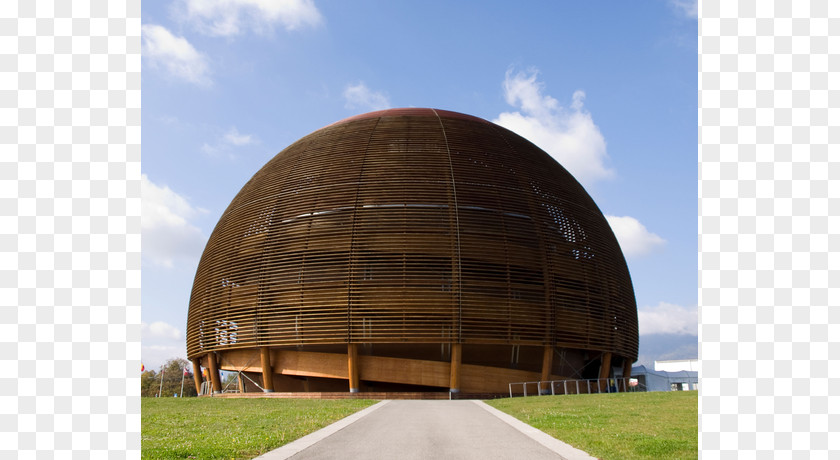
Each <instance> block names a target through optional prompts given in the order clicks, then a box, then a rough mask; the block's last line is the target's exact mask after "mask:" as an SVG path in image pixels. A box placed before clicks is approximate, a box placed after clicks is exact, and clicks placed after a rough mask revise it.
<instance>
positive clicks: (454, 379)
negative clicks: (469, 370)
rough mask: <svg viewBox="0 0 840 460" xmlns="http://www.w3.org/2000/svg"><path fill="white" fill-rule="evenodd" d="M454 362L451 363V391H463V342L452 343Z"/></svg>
mask: <svg viewBox="0 0 840 460" xmlns="http://www.w3.org/2000/svg"><path fill="white" fill-rule="evenodd" d="M451 358H452V362H451V364H450V365H449V392H450V393H458V392H459V391H461V344H460V343H453V344H452V356H451Z"/></svg>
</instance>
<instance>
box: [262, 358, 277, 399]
mask: <svg viewBox="0 0 840 460" xmlns="http://www.w3.org/2000/svg"><path fill="white" fill-rule="evenodd" d="M260 361H261V365H262V377H263V391H264V392H266V393H273V392H274V371H273V370H272V369H271V353H270V352H269V350H268V347H262V348H261V349H260Z"/></svg>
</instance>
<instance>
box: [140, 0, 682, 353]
mask: <svg viewBox="0 0 840 460" xmlns="http://www.w3.org/2000/svg"><path fill="white" fill-rule="evenodd" d="M696 11H697V6H696V3H692V2H690V1H685V0H659V1H655V0H651V1H647V2H632V3H631V2H618V1H616V2H598V3H597V4H596V3H595V2H529V3H526V4H525V6H523V5H522V4H519V5H514V4H512V3H510V2H495V1H484V2H443V1H428V0H426V1H422V2H420V1H410V2H387V1H352V2H347V1H338V0H333V1H306V0H289V1H280V0H224V1H222V0H166V1H159V2H144V3H143V11H142V20H143V31H142V33H143V38H142V46H143V48H142V53H143V68H142V70H143V82H142V146H143V150H142V170H143V183H142V188H143V221H142V222H143V262H142V263H143V283H142V296H143V297H142V306H143V313H142V314H143V327H142V329H143V335H142V356H143V358H142V359H143V362H144V364H145V365H146V367H147V368H153V369H154V368H158V367H159V366H160V365H161V364H162V363H163V361H165V360H166V359H167V358H170V357H175V356H180V357H186V346H185V343H184V341H185V339H184V333H185V327H186V320H187V308H188V303H189V295H190V288H191V286H192V281H193V277H194V275H195V269H196V265H197V264H198V259H199V257H200V256H201V252H202V250H203V248H204V244H205V243H206V241H207V238H208V236H209V235H210V233H211V232H212V230H213V227H214V226H215V223H216V221H217V220H218V218H219V217H220V215H221V213H222V212H223V211H224V209H225V208H226V207H227V205H228V204H229V203H230V201H231V200H232V199H233V197H234V196H235V195H236V193H237V192H238V191H239V189H240V188H241V187H242V185H244V184H245V182H246V181H247V180H248V179H249V178H250V177H251V176H252V175H253V174H254V173H255V172H256V171H257V170H258V169H259V168H260V167H261V166H262V165H263V164H265V162H267V161H268V160H269V159H270V158H271V157H273V156H274V155H275V154H276V153H278V152H279V151H281V150H283V149H284V148H285V147H287V146H288V145H289V144H291V143H293V142H294V141H296V140H297V139H299V138H301V137H303V136H305V135H306V134H309V133H310V132H312V131H315V130H317V129H319V128H321V127H323V126H326V125H328V124H330V123H332V122H334V121H337V120H340V119H343V118H346V117H348V116H351V115H355V114H358V113H363V112H368V111H371V110H376V109H381V108H386V107H434V108H440V109H446V110H454V111H458V112H464V113H468V114H471V115H475V116H478V117H481V118H485V119H487V120H491V121H494V122H496V123H499V124H501V125H503V126H505V127H507V128H509V129H512V130H513V131H515V132H517V133H519V134H520V135H523V136H525V137H526V138H528V139H529V140H531V141H532V142H534V143H536V144H537V145H538V146H540V147H541V148H542V149H543V150H545V151H547V152H548V153H550V154H552V155H553V156H554V157H555V158H556V159H558V161H560V163H561V164H563V165H564V166H565V167H566V168H567V169H569V170H570V172H572V174H574V175H575V177H577V178H578V180H579V181H581V183H583V185H584V186H585V187H586V189H587V191H589V193H590V194H591V195H592V197H593V198H594V199H595V202H596V203H597V204H598V206H599V207H600V208H601V210H602V211H603V212H604V214H605V215H607V216H608V219H609V221H610V224H611V225H612V226H613V230H614V231H615V232H616V235H617V236H618V238H619V242H620V243H621V245H622V249H623V251H624V253H625V257H626V258H627V260H628V265H629V268H630V273H631V276H632V279H633V284H634V287H635V291H636V300H637V303H638V306H639V321H640V331H641V338H640V357H639V363H641V364H646V365H652V364H653V361H654V360H655V359H678V358H696V357H697V182H696V181H697V14H696Z"/></svg>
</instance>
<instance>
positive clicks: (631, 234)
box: [604, 215, 665, 258]
mask: <svg viewBox="0 0 840 460" xmlns="http://www.w3.org/2000/svg"><path fill="white" fill-rule="evenodd" d="M604 217H606V218H607V222H609V224H610V227H611V228H612V231H613V233H615V237H616V239H617V240H618V244H619V245H620V246H621V252H623V253H624V256H625V257H628V258H630V257H637V256H643V255H645V254H649V253H650V252H652V251H654V250H655V249H657V248H659V247H661V246H663V245H665V240H664V239H662V237H660V236H659V235H657V234H656V233H653V232H650V231H649V230H648V229H647V228H645V226H644V225H642V223H641V222H639V221H638V220H637V219H636V218H633V217H630V216H609V215H606V216H604Z"/></svg>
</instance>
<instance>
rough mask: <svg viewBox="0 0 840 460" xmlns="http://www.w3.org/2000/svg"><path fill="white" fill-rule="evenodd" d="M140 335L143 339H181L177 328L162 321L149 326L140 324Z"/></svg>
mask: <svg viewBox="0 0 840 460" xmlns="http://www.w3.org/2000/svg"><path fill="white" fill-rule="evenodd" d="M140 334H141V337H143V338H144V339H149V338H158V339H171V340H180V339H181V331H180V330H179V329H178V328H177V327H175V326H173V325H171V324H169V323H165V322H163V321H155V322H153V323H151V324H147V323H140Z"/></svg>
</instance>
